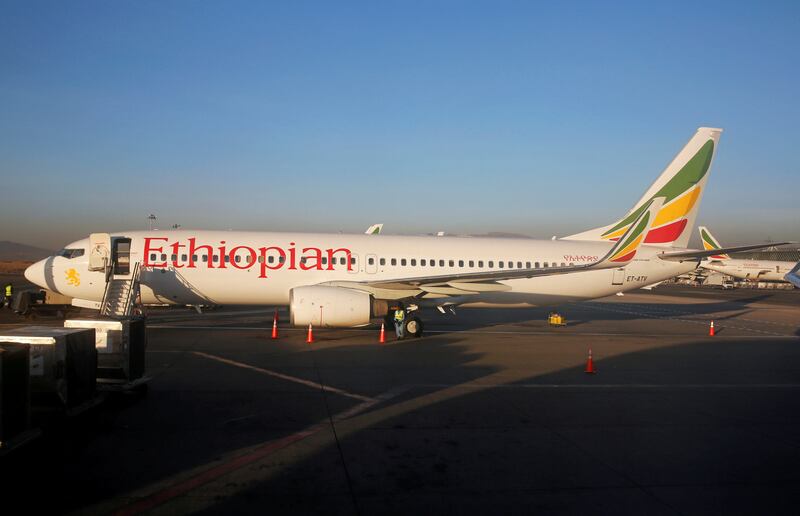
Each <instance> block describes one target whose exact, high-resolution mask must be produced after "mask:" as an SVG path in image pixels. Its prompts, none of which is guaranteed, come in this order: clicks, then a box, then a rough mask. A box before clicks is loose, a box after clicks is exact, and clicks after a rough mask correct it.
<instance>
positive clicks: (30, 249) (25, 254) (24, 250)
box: [0, 240, 53, 262]
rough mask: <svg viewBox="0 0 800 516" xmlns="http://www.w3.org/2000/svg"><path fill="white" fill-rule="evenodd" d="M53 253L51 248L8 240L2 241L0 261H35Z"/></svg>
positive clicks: (0, 243)
mask: <svg viewBox="0 0 800 516" xmlns="http://www.w3.org/2000/svg"><path fill="white" fill-rule="evenodd" d="M51 254H53V251H51V250H49V249H42V248H40V247H34V246H32V245H25V244H18V243H16V242H9V241H7V240H3V241H0V261H4V262H16V261H23V262H35V261H37V260H41V259H42V258H47V257H48V256H50V255H51Z"/></svg>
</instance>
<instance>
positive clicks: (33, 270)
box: [25, 259, 47, 288]
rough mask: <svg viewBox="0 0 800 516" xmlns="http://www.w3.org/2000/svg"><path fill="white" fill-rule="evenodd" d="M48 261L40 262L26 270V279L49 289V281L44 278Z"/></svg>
mask: <svg viewBox="0 0 800 516" xmlns="http://www.w3.org/2000/svg"><path fill="white" fill-rule="evenodd" d="M46 262H47V259H44V260H39V261H38V262H36V263H34V264H33V265H31V266H30V267H28V268H27V269H25V279H26V280H28V281H30V282H31V283H33V284H35V285H38V286H40V287H42V288H47V280H46V278H45V276H44V266H45V263H46Z"/></svg>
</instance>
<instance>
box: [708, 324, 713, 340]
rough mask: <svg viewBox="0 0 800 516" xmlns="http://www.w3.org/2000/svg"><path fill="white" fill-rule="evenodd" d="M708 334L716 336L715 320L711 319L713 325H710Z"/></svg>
mask: <svg viewBox="0 0 800 516" xmlns="http://www.w3.org/2000/svg"><path fill="white" fill-rule="evenodd" d="M708 336H709V337H713V336H714V321H711V326H709V327H708Z"/></svg>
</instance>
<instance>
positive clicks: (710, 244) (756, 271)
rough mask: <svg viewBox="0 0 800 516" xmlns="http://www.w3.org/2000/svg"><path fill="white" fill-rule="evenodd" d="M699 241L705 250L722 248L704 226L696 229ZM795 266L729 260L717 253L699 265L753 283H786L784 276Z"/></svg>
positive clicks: (782, 262)
mask: <svg viewBox="0 0 800 516" xmlns="http://www.w3.org/2000/svg"><path fill="white" fill-rule="evenodd" d="M697 229H698V231H699V232H700V240H701V241H702V242H703V248H704V249H705V250H719V249H721V248H722V246H721V245H719V241H718V240H717V239H716V238H714V236H713V235H712V234H711V231H709V230H708V228H707V227H705V226H700V227H699V228H697ZM794 266H795V262H785V261H777V260H752V259H738V258H731V257H730V256H728V255H727V254H726V253H724V252H718V253H717V254H714V255H713V256H710V257H709V258H708V261H703V262H701V263H700V267H702V268H703V269H708V270H711V271H717V272H721V273H722V274H727V275H728V276H733V277H734V278H739V279H743V280H754V281H777V282H781V283H788V280H786V278H785V276H786V274H787V273H788V272H789V271H791V270H792V268H793V267H794Z"/></svg>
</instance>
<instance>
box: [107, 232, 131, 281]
mask: <svg viewBox="0 0 800 516" xmlns="http://www.w3.org/2000/svg"><path fill="white" fill-rule="evenodd" d="M111 249H112V252H111V263H112V264H113V266H114V275H115V276H127V275H128V274H130V273H131V239H130V238H115V239H114V242H113V245H112V247H111Z"/></svg>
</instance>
